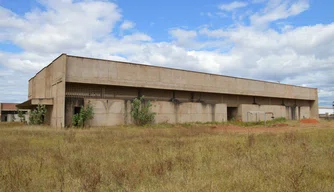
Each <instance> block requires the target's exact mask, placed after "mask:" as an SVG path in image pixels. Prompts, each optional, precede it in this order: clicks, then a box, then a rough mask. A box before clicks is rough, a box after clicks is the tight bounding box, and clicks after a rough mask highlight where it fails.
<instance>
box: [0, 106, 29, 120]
mask: <svg viewBox="0 0 334 192" xmlns="http://www.w3.org/2000/svg"><path fill="white" fill-rule="evenodd" d="M17 104H18V103H0V122H19V121H20V117H19V115H18V110H17V108H16V105H17ZM20 111H22V113H23V114H24V115H25V118H27V115H28V111H29V110H26V109H20Z"/></svg>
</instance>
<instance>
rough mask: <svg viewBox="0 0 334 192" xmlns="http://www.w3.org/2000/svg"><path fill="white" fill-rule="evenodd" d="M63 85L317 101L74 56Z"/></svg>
mask: <svg viewBox="0 0 334 192" xmlns="http://www.w3.org/2000/svg"><path fill="white" fill-rule="evenodd" d="M92 66H94V67H92ZM66 81H67V82H78V83H89V84H104V85H119V86H129V87H146V88H155V89H169V90H183V91H194V92H207V93H220V94H236V95H252V96H261V97H276V98H277V97H279V98H287V99H304V100H315V99H317V90H316V89H311V88H306V87H297V86H292V85H285V84H278V83H271V82H265V81H257V80H250V79H242V78H236V77H228V76H221V75H213V74H205V73H199V72H191V71H184V70H177V69H169V68H163V67H155V66H147V65H139V64H132V63H123V62H116V61H107V60H99V59H90V58H83V57H74V56H68V63H67V74H66Z"/></svg>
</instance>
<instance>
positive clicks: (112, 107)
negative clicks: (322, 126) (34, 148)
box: [65, 83, 310, 126]
mask: <svg viewBox="0 0 334 192" xmlns="http://www.w3.org/2000/svg"><path fill="white" fill-rule="evenodd" d="M140 95H144V96H145V99H148V100H150V101H151V102H152V104H153V107H152V110H153V111H154V112H156V113H157V116H156V120H157V122H160V123H161V122H168V123H176V122H178V123H181V122H189V121H190V120H191V121H200V122H207V121H219V122H221V121H226V120H229V119H236V120H242V121H247V112H248V111H261V112H273V113H274V114H273V115H267V117H268V118H267V120H270V119H271V117H272V116H274V117H275V118H278V117H285V118H287V119H299V118H303V117H305V118H307V117H309V116H310V106H309V102H308V101H304V100H295V99H294V100H293V99H279V98H267V97H252V96H240V95H227V94H214V93H199V92H189V91H171V90H162V89H148V88H135V87H119V86H106V85H92V84H78V83H67V85H66V102H65V103H66V104H65V105H66V107H65V108H66V120H65V125H66V126H70V125H71V123H72V116H73V114H74V111H75V108H76V107H81V106H82V105H84V104H87V101H88V100H91V101H92V102H93V103H94V106H95V108H94V110H95V120H93V121H92V123H93V124H94V125H97V124H98V122H101V125H114V124H122V123H127V122H130V121H129V117H130V114H129V111H130V108H131V105H130V100H132V99H134V98H136V97H138V96H140ZM172 100H174V101H175V102H171V101H172ZM254 102H255V103H256V104H253V103H254ZM175 103H179V104H175ZM125 111H127V112H125ZM299 111H300V112H299ZM124 115H126V116H127V117H124ZM228 117H229V118H228ZM124 118H125V119H124ZM257 120H263V118H262V117H259V118H249V121H257ZM109 121H110V122H109ZM113 122H114V123H113Z"/></svg>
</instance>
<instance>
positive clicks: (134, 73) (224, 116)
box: [19, 54, 318, 127]
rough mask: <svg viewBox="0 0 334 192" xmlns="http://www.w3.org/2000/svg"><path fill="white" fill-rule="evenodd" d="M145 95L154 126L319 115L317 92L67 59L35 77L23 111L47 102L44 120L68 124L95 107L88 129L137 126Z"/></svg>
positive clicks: (142, 67)
mask: <svg viewBox="0 0 334 192" xmlns="http://www.w3.org/2000/svg"><path fill="white" fill-rule="evenodd" d="M141 95H144V96H145V98H146V99H148V100H150V101H151V102H152V104H153V107H152V110H153V111H154V112H156V118H155V121H156V123H162V122H164V123H184V122H210V121H217V122H222V121H227V120H231V119H236V120H242V121H259V120H264V118H266V119H272V118H278V117H285V118H287V119H300V118H310V117H312V118H318V94H317V89H315V88H306V87H299V86H293V85H286V84H279V83H272V82H265V81H258V80H251V79H243V78H236V77H229V76H222V75H214V74H208V73H201V72H193V71H185V70H178V69H171V68H165V67H156V66H149V65H142V64H134V63H126V62H119V61H109V60H102V59H93V58H85V57H77V56H70V55H66V54H62V55H60V56H59V57H58V58H56V59H55V60H54V61H53V62H52V63H51V64H49V65H48V66H47V67H45V68H43V69H42V70H41V71H40V72H38V73H37V74H36V75H35V76H34V77H33V78H31V79H30V80H29V94H28V100H27V101H26V102H24V103H22V104H20V105H19V107H20V108H29V109H31V108H33V107H35V106H36V105H38V104H44V105H46V106H47V110H48V112H47V115H46V117H45V121H46V123H47V124H50V125H51V126H56V127H64V126H70V125H71V123H72V116H73V114H75V113H77V112H79V111H80V107H81V106H83V105H86V104H87V103H88V102H90V103H91V104H92V106H93V108H94V113H95V115H94V119H93V120H91V121H90V122H89V123H90V125H91V126H110V125H117V124H127V123H131V117H130V110H131V100H132V99H134V98H136V97H140V96H141Z"/></svg>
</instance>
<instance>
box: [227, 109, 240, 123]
mask: <svg viewBox="0 0 334 192" xmlns="http://www.w3.org/2000/svg"><path fill="white" fill-rule="evenodd" d="M237 114H238V108H237V107H227V120H228V121H232V120H236V118H237Z"/></svg>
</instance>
